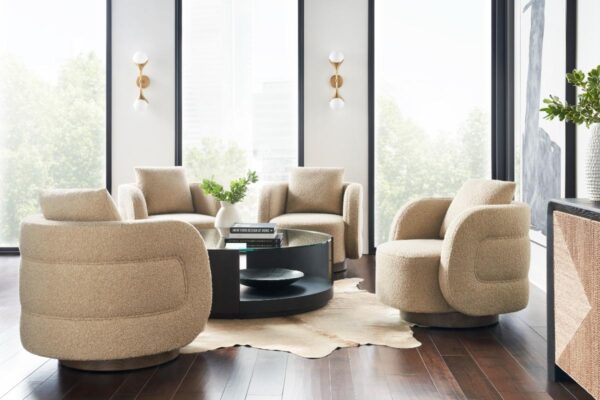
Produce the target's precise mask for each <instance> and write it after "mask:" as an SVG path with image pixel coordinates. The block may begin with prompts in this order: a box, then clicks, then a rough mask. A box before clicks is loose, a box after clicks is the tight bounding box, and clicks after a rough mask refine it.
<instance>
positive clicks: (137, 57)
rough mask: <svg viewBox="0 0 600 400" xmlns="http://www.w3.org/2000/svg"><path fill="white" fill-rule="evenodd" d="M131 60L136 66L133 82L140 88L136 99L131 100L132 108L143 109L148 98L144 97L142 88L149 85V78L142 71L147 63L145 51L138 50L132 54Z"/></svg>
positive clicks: (146, 105)
mask: <svg viewBox="0 0 600 400" xmlns="http://www.w3.org/2000/svg"><path fill="white" fill-rule="evenodd" d="M133 62H134V63H135V65H137V67H138V77H137V79H136V80H135V84H136V86H137V87H138V88H139V90H140V93H139V95H138V97H137V99H135V101H134V102H133V109H134V110H135V111H144V110H145V109H147V108H148V99H146V97H144V89H146V88H147V87H148V86H150V78H148V77H147V76H146V75H144V73H143V71H144V67H145V66H146V64H147V63H148V56H147V55H146V53H143V52H141V51H138V52H136V53H135V54H134V55H133Z"/></svg>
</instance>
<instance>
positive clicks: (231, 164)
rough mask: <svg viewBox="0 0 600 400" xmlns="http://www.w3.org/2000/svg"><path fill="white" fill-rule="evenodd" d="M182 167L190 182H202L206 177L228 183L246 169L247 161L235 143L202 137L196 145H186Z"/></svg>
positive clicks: (240, 148)
mask: <svg viewBox="0 0 600 400" xmlns="http://www.w3.org/2000/svg"><path fill="white" fill-rule="evenodd" d="M183 165H184V167H185V170H186V173H187V176H188V178H189V179H190V180H191V181H192V182H202V180H203V179H205V178H207V177H215V178H216V179H219V180H223V181H225V182H228V181H231V180H232V179H235V177H237V176H238V175H239V174H240V172H241V171H245V170H247V169H248V160H247V157H246V151H245V150H244V149H243V148H242V147H241V146H240V145H239V144H238V143H237V142H233V141H226V140H223V139H219V138H214V137H203V138H202V139H201V140H200V142H199V143H198V144H191V143H186V145H185V146H184V156H183Z"/></svg>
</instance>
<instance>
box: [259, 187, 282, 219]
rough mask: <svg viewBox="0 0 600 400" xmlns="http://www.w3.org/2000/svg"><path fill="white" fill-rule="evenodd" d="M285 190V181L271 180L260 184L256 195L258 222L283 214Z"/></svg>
mask: <svg viewBox="0 0 600 400" xmlns="http://www.w3.org/2000/svg"><path fill="white" fill-rule="evenodd" d="M287 192H288V183H287V182H271V183H265V184H264V185H262V187H261V188H260V194H259V197H258V222H269V221H270V220H272V219H273V218H275V217H278V216H280V215H282V214H285V205H286V201H287Z"/></svg>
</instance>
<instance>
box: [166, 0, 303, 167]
mask: <svg viewBox="0 0 600 400" xmlns="http://www.w3.org/2000/svg"><path fill="white" fill-rule="evenodd" d="M296 1H297V2H298V166H299V167H302V166H304V0H296ZM182 2H183V0H175V165H176V166H181V165H183V102H182V95H183V92H182V84H183V81H182V67H183V65H182V61H183V60H182V55H183V53H182V50H183V48H182V27H183V26H182V22H183V21H182V12H183V8H182V5H183V4H182Z"/></svg>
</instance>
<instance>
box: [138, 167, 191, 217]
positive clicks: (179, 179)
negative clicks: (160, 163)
mask: <svg viewBox="0 0 600 400" xmlns="http://www.w3.org/2000/svg"><path fill="white" fill-rule="evenodd" d="M135 174H136V178H137V184H138V186H139V188H140V189H141V190H142V193H144V198H145V199H146V205H147V207H148V214H149V215H155V214H170V213H193V212H194V203H193V201H192V193H191V191H190V186H189V183H188V181H187V178H186V175H185V169H184V168H183V167H137V168H135Z"/></svg>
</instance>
